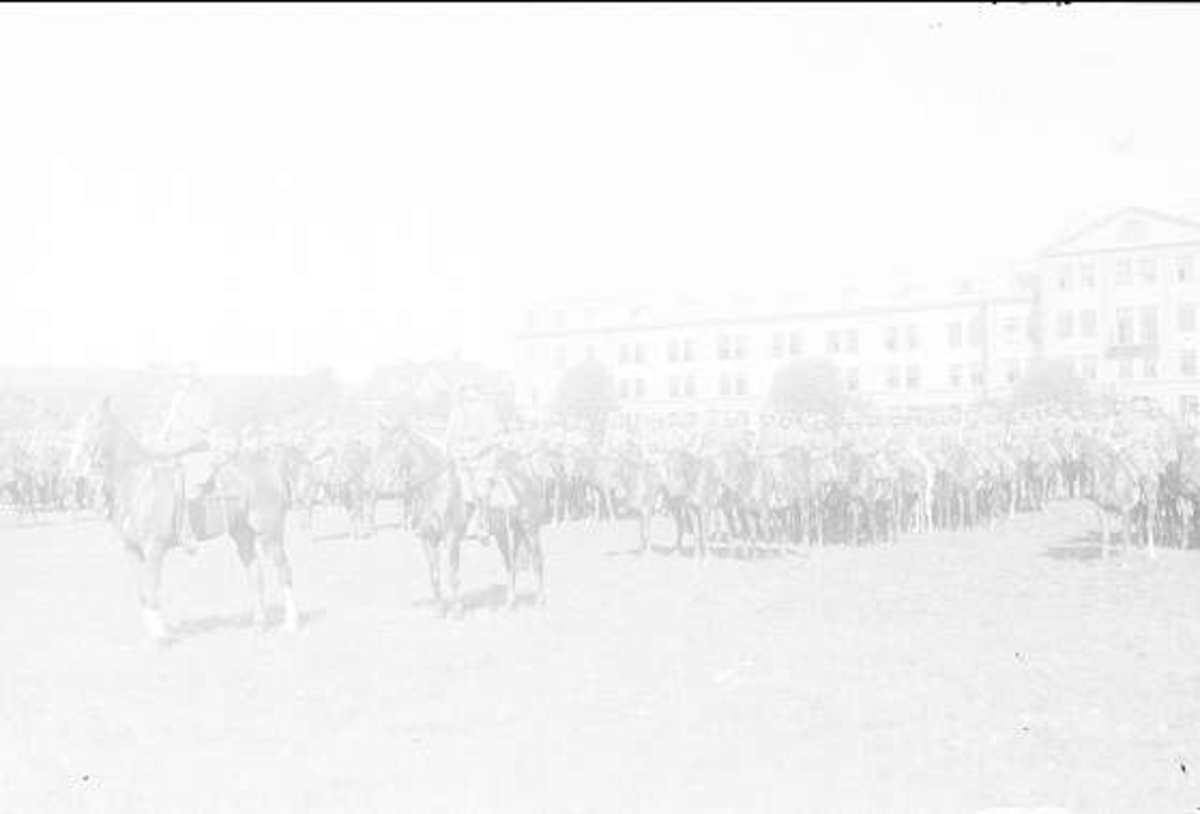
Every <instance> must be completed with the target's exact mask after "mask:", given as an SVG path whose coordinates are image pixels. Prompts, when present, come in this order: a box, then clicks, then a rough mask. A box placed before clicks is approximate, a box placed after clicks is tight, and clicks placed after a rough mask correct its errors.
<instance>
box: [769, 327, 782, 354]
mask: <svg viewBox="0 0 1200 814" xmlns="http://www.w3.org/2000/svg"><path fill="white" fill-rule="evenodd" d="M771 355H772V356H774V357H775V358H776V359H779V358H780V357H782V356H783V331H776V332H775V334H774V335H773V336H772V337H771Z"/></svg>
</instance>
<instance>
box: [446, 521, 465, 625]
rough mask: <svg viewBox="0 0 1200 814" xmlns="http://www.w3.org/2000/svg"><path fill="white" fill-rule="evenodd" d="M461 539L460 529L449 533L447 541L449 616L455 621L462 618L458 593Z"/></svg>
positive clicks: (460, 596) (460, 599)
mask: <svg viewBox="0 0 1200 814" xmlns="http://www.w3.org/2000/svg"><path fill="white" fill-rule="evenodd" d="M462 538H463V532H462V530H461V529H457V530H454V531H452V532H451V533H450V537H449V539H448V540H447V544H448V546H449V549H448V551H447V552H446V553H447V555H448V562H447V565H448V566H449V568H450V614H451V616H453V618H455V619H461V618H462V617H463V601H462V595H461V594H460V593H459V573H458V572H459V567H458V566H459V560H460V558H461V555H462Z"/></svg>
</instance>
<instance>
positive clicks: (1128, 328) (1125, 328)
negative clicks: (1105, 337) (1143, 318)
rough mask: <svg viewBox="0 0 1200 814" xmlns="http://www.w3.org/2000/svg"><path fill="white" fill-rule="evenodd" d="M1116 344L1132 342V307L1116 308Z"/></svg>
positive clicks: (1129, 343) (1130, 343)
mask: <svg viewBox="0 0 1200 814" xmlns="http://www.w3.org/2000/svg"><path fill="white" fill-rule="evenodd" d="M1117 344H1118V345H1132V344H1133V309H1132V308H1118V309H1117Z"/></svg>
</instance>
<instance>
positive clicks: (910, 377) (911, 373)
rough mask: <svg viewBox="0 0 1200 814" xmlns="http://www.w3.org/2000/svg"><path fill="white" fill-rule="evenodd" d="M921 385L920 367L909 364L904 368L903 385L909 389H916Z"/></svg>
mask: <svg viewBox="0 0 1200 814" xmlns="http://www.w3.org/2000/svg"><path fill="white" fill-rule="evenodd" d="M920 385H921V369H920V368H919V367H917V366H916V365H909V366H908V367H907V368H905V370H904V386H905V387H907V388H908V389H909V390H916V389H917V388H918V387H919V386H920Z"/></svg>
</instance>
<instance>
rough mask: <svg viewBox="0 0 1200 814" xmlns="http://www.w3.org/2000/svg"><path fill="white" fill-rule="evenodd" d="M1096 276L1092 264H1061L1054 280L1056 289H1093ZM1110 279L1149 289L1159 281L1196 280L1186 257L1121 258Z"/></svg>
mask: <svg viewBox="0 0 1200 814" xmlns="http://www.w3.org/2000/svg"><path fill="white" fill-rule="evenodd" d="M1097 275H1098V269H1097V267H1096V263H1095V262H1092V261H1083V262H1080V263H1061V264H1059V267H1058V274H1057V279H1056V282H1057V286H1058V290H1059V291H1074V290H1075V289H1076V288H1079V289H1081V290H1088V289H1094V288H1096V285H1097V280H1098V276H1097ZM1113 279H1114V281H1115V282H1116V284H1117V285H1119V286H1132V285H1143V286H1152V285H1157V284H1158V282H1159V280H1160V279H1167V280H1175V281H1176V282H1179V283H1192V282H1195V280H1196V272H1195V266H1194V260H1193V257H1192V255H1190V254H1182V255H1178V256H1176V257H1172V258H1165V259H1163V260H1162V261H1161V262H1160V261H1159V258H1156V257H1153V256H1144V257H1138V258H1136V259H1135V258H1131V257H1123V258H1121V259H1119V260H1117V263H1116V269H1115V274H1114V277H1113Z"/></svg>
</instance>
